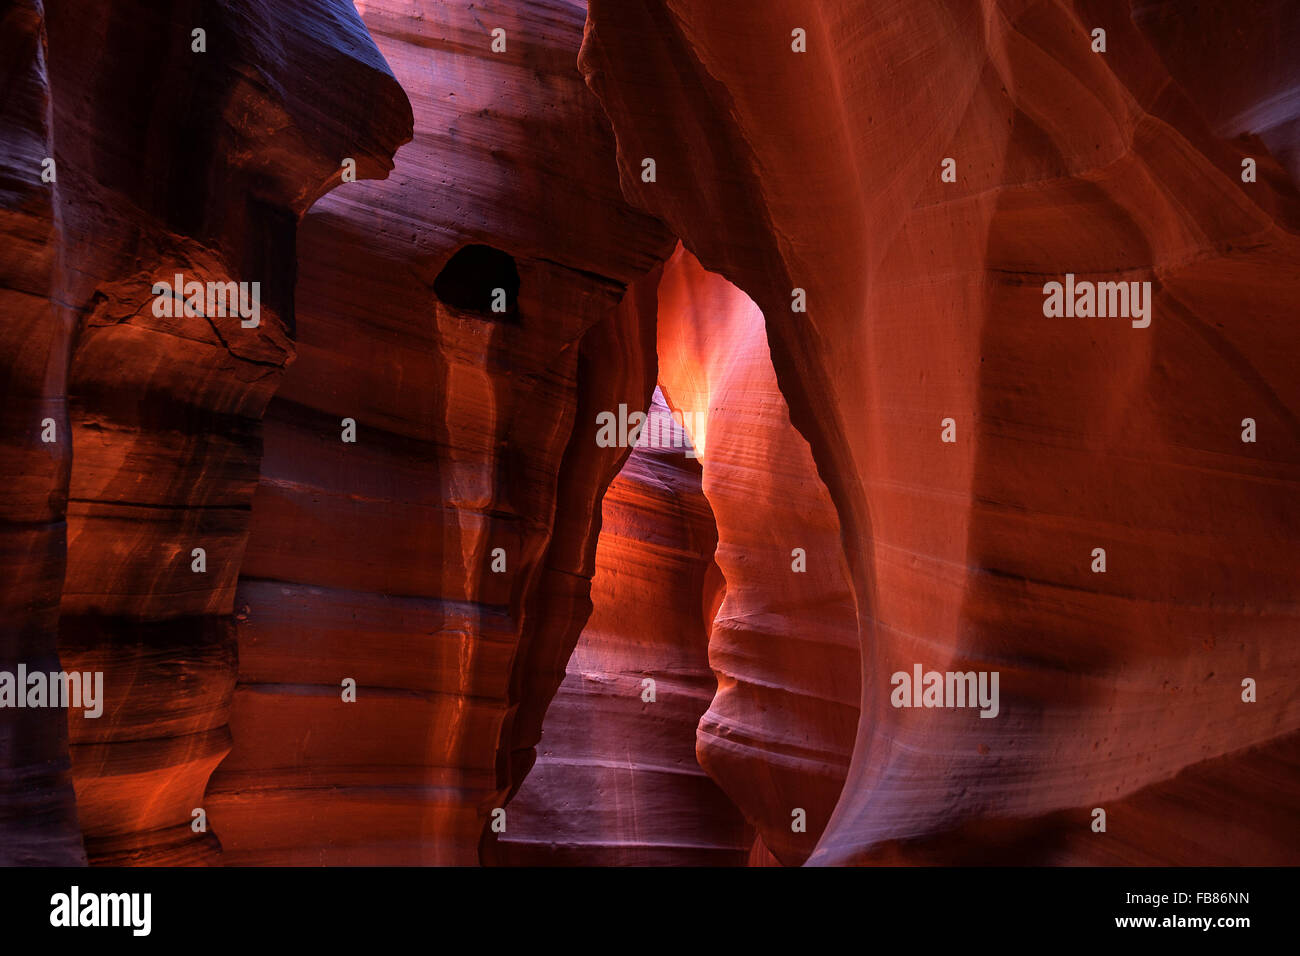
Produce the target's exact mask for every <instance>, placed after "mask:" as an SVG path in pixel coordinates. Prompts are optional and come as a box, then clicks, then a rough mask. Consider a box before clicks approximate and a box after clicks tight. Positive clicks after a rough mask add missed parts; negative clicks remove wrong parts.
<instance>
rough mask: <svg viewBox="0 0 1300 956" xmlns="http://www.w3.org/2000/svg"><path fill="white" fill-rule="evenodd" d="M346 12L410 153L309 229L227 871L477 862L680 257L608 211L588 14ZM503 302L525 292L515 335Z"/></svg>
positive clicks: (231, 807)
mask: <svg viewBox="0 0 1300 956" xmlns="http://www.w3.org/2000/svg"><path fill="white" fill-rule="evenodd" d="M359 6H360V7H362V13H363V16H364V19H365V22H366V25H367V26H368V27H369V29H370V31H371V33H372V35H373V36H374V37H375V40H376V42H377V43H378V45H379V48H380V49H381V50H382V51H383V54H384V56H385V57H386V58H387V60H388V62H389V63H391V64H392V66H393V70H394V72H395V74H396V76H397V78H398V80H399V81H400V82H401V84H402V86H403V88H404V89H406V90H407V92H408V93H409V95H410V97H411V101H412V104H413V106H414V111H415V138H414V141H413V142H412V143H411V144H410V145H408V146H406V147H405V148H404V149H402V150H401V151H400V152H399V153H398V155H397V157H396V166H395V169H394V172H393V174H392V175H391V176H390V177H389V178H388V179H387V180H386V181H385V182H383V183H360V182H358V183H355V184H348V186H347V187H346V188H344V189H340V190H338V191H336V192H335V193H333V194H332V195H331V196H329V197H327V198H326V199H325V200H323V201H322V202H320V203H318V204H317V205H316V207H315V208H313V209H312V211H311V213H310V214H309V215H308V216H307V218H306V220H305V221H304V223H303V226H302V228H301V230H300V235H299V248H300V256H301V260H302V263H303V267H302V270H301V273H300V277H299V283H298V315H299V326H298V333H299V334H298V355H299V358H298V361H297V362H296V364H295V365H294V366H293V367H292V368H291V369H290V370H289V372H288V373H287V374H286V376H285V379H284V383H283V387H282V388H281V390H280V392H279V394H278V395H277V396H276V398H275V400H274V401H273V402H272V403H271V405H270V408H269V409H268V412H267V424H266V434H265V459H264V464H263V468H262V474H261V478H260V483H259V485H258V489H257V494H256V497H255V500H254V503H253V519H252V525H253V526H252V532H251V537H250V541H249V545H248V549H247V554H246V556H245V561H244V564H243V567H242V570H241V577H240V581H239V596H238V601H237V603H238V604H239V606H240V608H241V612H240V617H241V621H240V624H239V628H238V642H239V658H240V665H239V666H240V676H239V683H238V686H237V688H236V690H235V699H234V705H233V710H232V717H231V725H232V728H233V731H234V749H233V751H232V753H231V754H230V757H229V758H228V759H227V760H226V761H225V762H224V763H223V764H222V766H221V768H220V770H219V771H218V773H217V774H216V775H215V776H214V778H213V782H212V787H211V790H210V792H209V795H208V804H209V805H210V807H211V808H212V817H213V820H214V826H215V827H216V828H217V830H218V832H219V833H221V838H222V842H223V845H224V847H225V849H226V859H227V861H228V862H240V863H260V862H286V861H287V862H294V863H388V864H393V863H398V864H417V863H418V864H429V863H437V864H472V863H476V862H478V859H479V843H480V840H481V838H482V835H483V831H484V824H485V822H486V821H487V818H488V816H489V814H490V812H491V811H492V810H493V809H496V808H498V807H502V806H504V805H505V802H506V800H507V798H508V796H509V794H510V793H511V791H512V790H513V789H514V788H515V787H516V786H517V785H518V783H519V782H520V781H522V779H523V774H524V772H526V770H527V767H528V766H529V765H530V764H531V761H532V746H533V744H534V743H535V742H536V739H537V734H539V733H540V728H541V715H542V714H543V713H544V712H545V708H546V704H547V703H549V701H550V699H551V696H552V695H553V694H554V693H555V690H556V689H557V688H558V686H559V684H560V682H561V680H562V679H563V675H564V662H565V661H566V660H567V658H568V657H569V654H570V652H571V650H572V648H573V645H574V643H576V641H577V639H578V635H579V633H580V631H581V628H582V625H583V624H584V623H585V620H586V615H587V613H588V612H589V610H590V604H589V602H588V599H587V590H588V588H589V586H590V584H589V582H590V578H591V575H592V573H593V570H594V553H595V548H596V535H597V533H598V529H599V502H600V496H601V494H602V493H603V491H604V488H605V486H606V485H607V484H608V483H609V482H610V481H611V480H612V479H613V478H614V476H615V475H616V474H617V472H618V469H619V466H620V465H621V464H622V461H623V459H624V458H625V457H626V455H627V450H626V449H617V448H616V449H599V448H597V447H596V446H595V443H594V441H593V435H592V432H591V431H590V430H589V429H588V428H585V427H584V428H582V429H576V428H575V425H574V423H575V421H578V422H587V421H593V420H594V417H595V414H596V411H597V410H598V409H602V408H609V407H617V404H618V403H619V402H620V401H623V402H628V403H629V404H631V405H632V406H633V407H643V406H644V404H645V402H646V401H647V400H648V399H649V395H650V392H651V390H652V389H653V383H654V340H653V330H654V317H655V309H654V301H655V300H654V294H655V285H656V283H657V279H658V274H657V271H656V269H655V267H656V264H657V263H658V262H659V261H660V260H661V259H663V258H664V257H666V255H667V253H668V252H669V251H670V250H671V240H670V239H669V237H668V236H667V234H666V233H664V232H663V231H662V229H661V228H660V227H659V226H658V224H657V223H656V222H655V221H654V220H652V219H650V218H648V217H646V216H643V215H640V214H638V213H635V212H633V211H632V210H631V209H630V208H629V207H628V206H627V204H626V203H625V201H624V200H623V199H622V196H621V194H620V192H619V186H618V180H617V174H616V168H615V164H614V159H613V157H614V144H613V140H612V137H611V136H610V134H609V131H608V127H607V125H606V124H605V122H604V119H603V117H602V115H601V113H600V110H599V105H598V104H597V103H596V102H595V101H594V100H593V99H592V98H591V96H590V94H589V92H588V91H587V90H586V88H585V87H584V85H583V82H582V79H581V77H580V76H579V74H578V73H577V71H576V70H575V68H574V63H575V59H576V56H577V52H578V48H579V45H580V42H581V36H582V26H583V9H582V6H581V5H580V4H573V3H568V2H561V0H556V2H539V3H531V4H527V5H517V4H505V3H498V4H481V3H434V2H428V3H417V4H414V5H413V4H410V3H376V2H371V3H366V4H362V5H359ZM498 27H499V28H501V29H503V30H505V31H506V33H505V43H506V48H505V50H504V51H503V52H493V51H492V40H493V38H492V35H491V31H492V30H493V29H496V28H498ZM557 157H565V158H566V161H565V162H559V161H558V160H557ZM475 245H488V246H490V247H491V249H492V250H495V253H494V252H492V251H487V252H484V251H482V250H478V251H475V252H471V253H463V252H462V250H464V249H465V247H467V246H475ZM512 271H513V273H514V279H513V280H512V279H511V272H512ZM642 277H645V279H644V281H643V282H642V283H641V284H639V285H638V284H634V283H635V282H636V280H638V279H640V278H642ZM512 281H517V286H514V285H512ZM495 288H507V289H508V291H509V290H510V289H515V288H517V293H516V292H510V294H509V295H508V296H507V298H508V302H507V305H508V310H507V312H505V313H494V312H492V311H491V308H490V306H491V299H492V292H493V289H495ZM344 418H350V419H353V420H354V421H355V423H356V441H355V443H344V442H343V441H342V440H341V438H342V420H343V419H344ZM496 549H502V553H501V554H500V555H497V554H495V553H494V552H495V551H496ZM498 560H503V561H504V570H500V571H494V570H493V565H494V563H496V562H498ZM498 567H500V565H499V564H498ZM346 678H351V679H353V680H355V682H356V684H357V692H356V701H355V703H345V702H344V701H343V700H342V695H341V683H342V681H343V680H344V679H346Z"/></svg>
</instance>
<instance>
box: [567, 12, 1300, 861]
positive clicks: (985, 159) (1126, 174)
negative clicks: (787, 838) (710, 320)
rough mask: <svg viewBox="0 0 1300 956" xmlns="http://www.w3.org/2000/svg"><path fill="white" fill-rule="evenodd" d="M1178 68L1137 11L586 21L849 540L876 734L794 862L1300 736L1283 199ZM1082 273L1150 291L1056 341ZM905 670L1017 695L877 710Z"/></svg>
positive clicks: (625, 150)
mask: <svg viewBox="0 0 1300 956" xmlns="http://www.w3.org/2000/svg"><path fill="white" fill-rule="evenodd" d="M1097 21H1104V25H1105V27H1106V28H1107V29H1108V38H1109V45H1108V51H1107V53H1105V54H1104V55H1101V54H1097V53H1094V52H1092V50H1091V49H1090V42H1089V32H1088V31H1089V29H1090V26H1091V24H1092V23H1093V22H1097ZM794 27H802V28H804V29H806V30H807V35H808V42H809V45H808V52H807V53H802V54H801V53H794V52H792V51H791V45H790V32H791V29H792V28H794ZM1145 29H1146V30H1147V31H1148V33H1150V32H1151V30H1152V28H1151V27H1150V25H1147V27H1145ZM1156 32H1159V31H1158V30H1157V31H1156ZM1162 52H1163V56H1164V57H1170V56H1171V55H1173V52H1172V48H1171V47H1169V46H1167V45H1166V46H1165V47H1164V48H1163V51H1158V50H1157V49H1154V48H1153V47H1152V46H1151V45H1150V44H1149V43H1148V41H1147V39H1146V38H1145V36H1144V34H1143V33H1140V32H1139V31H1138V30H1136V29H1135V28H1134V27H1133V25H1132V23H1131V22H1130V21H1129V19H1128V16H1127V8H1126V6H1125V5H1123V4H1120V3H1095V4H1094V3H1088V4H1080V5H1079V9H1078V10H1077V11H1076V10H1075V9H1072V8H1069V7H1067V6H1066V5H1064V4H1019V3H1006V4H997V5H986V7H983V8H982V7H980V6H979V5H972V4H967V3H964V2H963V3H958V2H944V0H931V2H922V3H916V4H909V5H908V6H907V7H906V9H905V10H904V9H902V8H894V7H886V6H870V5H867V6H864V5H862V4H858V3H848V2H828V3H824V4H819V5H817V6H816V8H815V9H810V8H809V7H808V6H807V5H806V4H799V3H794V2H777V3H772V4H764V5H762V6H761V7H760V6H757V5H753V6H740V7H737V6H733V5H719V4H712V3H707V2H689V0H673V2H668V3H647V4H643V5H642V4H634V5H628V4H620V3H613V2H610V0H592V3H591V5H590V14H589V23H588V29H587V35H586V41H585V43H584V48H583V55H582V58H581V64H582V67H583V69H584V72H585V73H586V74H587V77H588V82H589V83H590V85H591V86H592V88H593V90H594V91H595V92H596V93H597V94H598V95H599V96H600V97H601V99H602V102H603V103H604V105H605V108H606V111H607V113H608V114H609V116H610V118H611V121H612V123H613V126H614V129H615V132H616V134H617V136H618V138H619V147H620V165H621V168H622V170H623V185H624V190H625V192H626V193H627V195H628V196H629V198H630V199H632V200H633V201H635V202H636V203H638V204H639V205H641V206H642V207H643V208H645V209H646V210H648V211H651V212H654V213H656V214H658V215H660V216H661V217H662V218H663V219H664V220H665V221H666V222H667V223H668V224H669V225H670V227H671V228H672V229H673V231H674V232H676V233H677V234H678V235H679V236H681V237H682V239H683V242H684V243H685V245H686V246H687V247H688V248H689V249H691V250H692V251H693V252H694V253H695V254H697V255H698V256H699V257H700V260H701V262H702V263H703V264H704V265H705V266H706V267H707V268H709V269H712V270H715V271H717V272H719V273H721V274H722V275H724V276H726V277H727V278H728V279H730V280H731V281H732V282H734V283H735V284H736V285H737V286H739V287H740V288H741V289H743V290H744V291H745V292H746V293H748V294H749V295H750V296H751V297H752V298H753V299H754V301H755V302H756V303H757V304H758V305H759V306H760V307H761V308H762V310H763V313H764V316H765V318H766V320H767V330H768V340H769V343H770V346H771V352H772V361H773V365H774V366H775V368H776V372H777V379H778V382H779V383H780V386H781V391H782V393H783V394H784V395H785V397H786V400H787V402H788V404H789V407H790V417H791V420H792V422H793V423H794V424H795V426H796V427H797V428H798V429H799V430H800V431H801V432H802V433H803V435H804V436H805V437H806V439H807V440H808V442H809V444H810V446H811V450H812V455H813V458H814V460H815V461H816V462H817V467H818V472H819V474H820V475H821V477H822V480H823V481H824V482H825V485H826V487H827V489H828V491H829V493H830V496H831V499H832V501H833V502H834V504H835V507H836V510H837V512H838V515H839V520H840V523H841V526H842V528H843V534H844V541H845V557H846V559H847V562H848V566H849V568H850V569H851V583H852V587H853V596H854V600H855V602H856V606H857V612H858V627H859V644H860V646H861V648H862V654H861V659H862V678H863V680H862V701H861V704H862V708H861V711H862V712H861V720H860V724H859V727H858V731H857V740H856V744H855V747H854V754H853V762H852V765H851V768H850V771H849V775H848V778H847V781H846V784H845V788H844V793H843V795H842V797H841V799H840V801H839V804H838V806H837V808H836V810H835V814H834V816H833V817H832V819H831V821H830V824H829V826H828V827H827V830H826V832H825V833H824V835H823V837H822V840H821V842H820V845H819V849H818V851H817V852H816V853H814V855H813V857H812V858H811V860H812V862H818V863H835V862H842V861H846V860H850V859H855V858H859V857H860V856H861V855H862V854H863V853H864V852H867V851H869V850H870V848H872V847H873V846H877V845H879V844H881V843H883V842H885V841H890V840H898V839H903V838H912V837H920V836H923V835H937V834H941V833H943V832H945V831H949V830H951V829H953V828H955V827H958V826H963V825H981V824H980V821H984V822H986V823H988V824H989V825H993V822H994V821H998V820H1006V819H1021V820H1024V819H1026V818H1028V819H1033V818H1035V817H1041V816H1044V815H1047V814H1052V813H1056V812H1060V811H1065V810H1071V809H1078V808H1089V807H1092V806H1095V805H1096V804H1097V803H1098V802H1099V801H1102V800H1103V799H1111V800H1114V799H1123V798H1124V796H1125V795H1126V794H1129V793H1133V792H1135V791H1137V790H1140V789H1141V788H1144V787H1149V786H1152V785H1156V784H1159V783H1160V781H1163V780H1167V779H1169V778H1170V777H1172V776H1173V775H1174V774H1177V773H1178V772H1179V771H1180V770H1182V769H1183V768H1185V767H1189V766H1191V765H1194V764H1196V763H1198V762H1201V761H1205V760H1209V759H1214V758H1218V757H1220V756H1223V755H1229V754H1232V753H1234V752H1237V751H1241V750H1243V749H1244V748H1248V747H1251V746H1254V745H1258V744H1263V743H1266V742H1268V741H1269V740H1272V739H1274V738H1277V737H1278V736H1280V735H1282V734H1287V733H1291V732H1294V730H1295V729H1296V728H1297V726H1298V725H1300V696H1298V695H1296V694H1295V692H1294V688H1295V687H1296V686H1297V685H1296V676H1297V669H1298V666H1300V659H1298V658H1297V650H1296V645H1295V642H1294V641H1292V640H1290V639H1289V638H1288V637H1287V636H1286V635H1287V633H1288V632H1289V630H1291V629H1293V628H1294V624H1295V615H1294V612H1293V610H1292V609H1291V608H1292V603H1293V602H1292V601H1291V598H1290V596H1291V595H1293V594H1294V593H1295V591H1296V587H1297V585H1298V584H1300V581H1298V580H1297V578H1298V576H1300V567H1297V565H1296V563H1295V561H1294V554H1295V551H1296V545H1297V539H1298V538H1300V513H1298V512H1297V510H1296V509H1295V508H1294V507H1292V506H1291V505H1290V502H1291V499H1292V496H1291V495H1290V493H1289V490H1288V489H1289V486H1290V484H1291V483H1292V482H1294V481H1295V480H1296V478H1297V476H1298V474H1300V473H1298V472H1297V467H1298V466H1300V461H1298V460H1297V445H1296V442H1295V435H1296V426H1295V421H1296V418H1295V415H1296V409H1297V407H1298V406H1300V392H1298V391H1297V388H1300V385H1297V383H1296V379H1295V377H1294V375H1292V374H1291V372H1290V365H1291V364H1293V363H1292V357H1293V356H1294V354H1295V352H1296V349H1297V346H1298V345H1300V341H1298V337H1300V333H1297V331H1296V329H1295V327H1294V323H1290V322H1287V321H1286V320H1285V316H1287V315H1289V314H1290V313H1291V311H1293V309H1292V308H1291V304H1292V303H1293V302H1294V299H1295V294H1296V281H1297V279H1296V277H1297V275H1300V271H1298V270H1297V269H1296V264H1297V262H1300V241H1298V240H1297V226H1300V216H1298V211H1297V210H1298V207H1297V197H1296V193H1295V189H1294V185H1293V184H1291V183H1290V182H1288V181H1287V179H1286V178H1285V176H1284V175H1283V174H1282V172H1281V169H1280V167H1279V166H1278V165H1277V163H1276V161H1275V160H1274V159H1272V158H1271V157H1270V156H1269V155H1267V153H1265V152H1264V151H1263V150H1260V149H1256V146H1257V145H1258V144H1255V145H1252V146H1251V147H1250V150H1251V152H1252V153H1253V154H1254V155H1255V156H1256V158H1257V159H1258V163H1259V167H1260V169H1261V175H1260V177H1259V181H1258V182H1256V183H1251V184H1248V183H1243V182H1242V181H1241V178H1240V171H1241V159H1242V157H1243V151H1242V149H1241V148H1240V147H1239V145H1237V144H1232V143H1228V142H1225V141H1224V140H1222V139H1220V138H1218V137H1217V136H1216V135H1215V133H1214V131H1213V130H1212V129H1210V128H1209V127H1207V125H1206V123H1205V121H1204V119H1203V117H1202V115H1201V114H1200V113H1198V111H1197V109H1196V108H1195V106H1194V104H1193V102H1192V101H1191V100H1189V98H1188V97H1187V96H1186V95H1185V92H1184V89H1183V88H1182V87H1180V85H1179V84H1178V82H1177V80H1176V79H1175V78H1174V77H1172V76H1171V75H1170V72H1169V70H1168V68H1167V67H1166V66H1165V64H1164V61H1163V59H1162ZM1234 62H1235V61H1234ZM1179 72H1183V71H1181V70H1180V71H1179ZM1217 79H1218V77H1215V78H1214V79H1208V78H1207V79H1206V80H1205V81H1204V82H1205V83H1206V84H1207V85H1208V84H1210V83H1213V82H1215V81H1217ZM1254 95H1256V96H1258V95H1259V91H1256V93H1255V94H1254ZM1273 125H1276V124H1273ZM643 157H654V158H655V159H656V161H657V170H658V177H657V182H655V183H646V182H643V181H642V180H641V178H640V176H639V175H638V172H639V170H640V164H641V159H642V158H643ZM945 157H953V158H955V159H956V160H957V170H958V179H957V182H956V183H951V184H949V183H944V182H941V181H940V177H939V173H940V166H941V161H942V160H943V159H944V158H945ZM1066 272H1072V273H1079V274H1081V275H1088V276H1096V277H1100V278H1110V277H1122V278H1125V279H1129V278H1131V279H1139V280H1146V281H1151V282H1153V284H1154V288H1155V302H1154V310H1155V312H1154V314H1155V318H1154V321H1153V322H1152V325H1151V327H1150V328H1148V329H1142V330H1139V329H1134V328H1131V327H1130V325H1129V323H1128V322H1126V321H1114V320H1085V319H1075V320H1064V319H1054V320H1049V319H1046V318H1045V317H1044V314H1043V311H1042V304H1043V296H1042V294H1041V289H1042V286H1043V284H1044V282H1045V281H1047V279H1048V278H1050V277H1056V278H1058V279H1059V278H1061V277H1062V276H1063V274H1064V273H1066ZM795 288H801V289H804V290H805V292H806V296H807V303H808V311H807V314H802V313H795V312H792V311H791V303H792V290H793V289H795ZM949 417H950V418H952V419H954V421H955V423H956V427H957V441H956V443H955V444H945V443H941V441H940V440H939V439H940V427H941V421H942V420H943V419H945V418H949ZM1246 417H1250V418H1253V419H1255V420H1256V421H1257V423H1258V428H1259V430H1260V431H1259V434H1260V436H1261V438H1260V441H1259V442H1258V443H1257V444H1244V443H1242V441H1241V438H1240V435H1241V429H1242V426H1241V424H1240V423H1241V421H1242V419H1243V418H1246ZM1264 436H1267V437H1264ZM1211 502H1212V503H1213V504H1212V505H1211V504H1210V503H1211ZM1096 547H1104V548H1106V549H1107V552H1108V555H1109V565H1108V569H1107V573H1106V574H1104V575H1101V574H1094V573H1092V572H1091V570H1090V565H1091V560H1092V558H1091V552H1092V549H1094V548H1096ZM915 662H922V663H923V664H924V665H925V667H926V668H927V669H936V670H947V669H961V670H965V669H972V670H998V671H1000V673H1001V696H1002V712H1001V716H1000V717H999V718H998V719H996V720H986V719H981V718H979V717H978V716H977V715H976V714H975V713H973V712H971V711H969V710H962V711H952V710H925V709H922V710H912V709H907V710H902V709H895V708H893V707H891V705H890V702H889V695H890V690H891V685H890V683H889V676H890V675H891V673H893V672H895V671H898V670H906V669H910V668H911V667H912V666H913V664H914V663H915ZM1245 677H1254V678H1255V679H1257V680H1259V681H1260V682H1261V684H1260V686H1261V687H1268V688H1269V689H1270V692H1269V695H1268V696H1267V697H1265V696H1262V695H1261V697H1260V699H1259V701H1258V703H1255V704H1247V703H1243V701H1242V699H1241V681H1242V679H1243V678H1245ZM1261 799H1263V798H1262V797H1261ZM1268 819H1269V818H1268V816H1267V815H1261V816H1260V817H1259V821H1260V824H1259V825H1260V826H1262V827H1268V826H1269V823H1268ZM1145 852H1146V853H1148V854H1150V855H1151V856H1152V857H1159V855H1160V850H1159V847H1157V846H1155V845H1152V846H1149V847H1147V848H1145Z"/></svg>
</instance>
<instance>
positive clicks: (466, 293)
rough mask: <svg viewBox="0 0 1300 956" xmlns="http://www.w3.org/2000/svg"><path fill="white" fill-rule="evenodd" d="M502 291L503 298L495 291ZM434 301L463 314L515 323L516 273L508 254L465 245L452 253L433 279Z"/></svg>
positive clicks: (513, 261) (497, 250) (517, 288)
mask: <svg viewBox="0 0 1300 956" xmlns="http://www.w3.org/2000/svg"><path fill="white" fill-rule="evenodd" d="M498 289H500V290H503V292H504V296H503V295H502V294H501V293H499V292H497V290H498ZM433 294H434V295H436V296H437V297H438V299H439V300H440V301H441V302H443V303H445V304H446V305H449V306H451V307H452V308H453V309H460V310H462V311H465V312H474V313H477V314H479V315H482V316H485V317H487V318H491V319H496V320H498V321H500V320H503V319H510V320H515V319H517V317H518V308H519V270H518V269H517V268H515V260H514V258H513V257H511V256H510V255H509V254H507V253H504V252H502V251H501V250H500V249H493V248H492V247H491V246H480V245H472V246H465V247H463V248H461V249H458V250H457V251H456V254H455V255H454V256H452V257H451V259H450V260H449V261H448V262H447V264H446V265H445V266H443V268H442V271H441V272H439V273H438V278H436V279H434V280H433Z"/></svg>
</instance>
